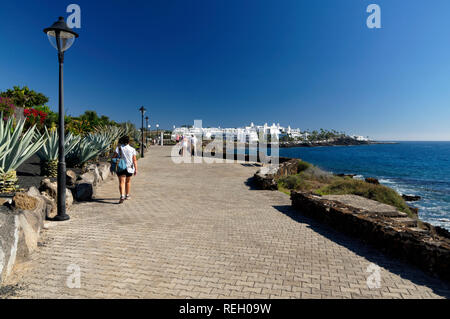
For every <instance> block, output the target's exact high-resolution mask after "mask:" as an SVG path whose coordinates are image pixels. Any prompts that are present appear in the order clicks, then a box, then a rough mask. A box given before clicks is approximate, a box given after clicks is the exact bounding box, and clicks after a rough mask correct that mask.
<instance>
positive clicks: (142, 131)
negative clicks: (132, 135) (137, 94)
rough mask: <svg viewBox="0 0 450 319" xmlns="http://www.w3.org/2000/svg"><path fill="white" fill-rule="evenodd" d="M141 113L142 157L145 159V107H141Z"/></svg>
mask: <svg viewBox="0 0 450 319" xmlns="http://www.w3.org/2000/svg"><path fill="white" fill-rule="evenodd" d="M139 111H141V117H142V123H141V157H144V113H145V111H147V110H146V109H145V107H143V106H141V108H140V109H139Z"/></svg>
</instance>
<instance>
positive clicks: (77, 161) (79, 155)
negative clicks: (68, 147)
mask: <svg viewBox="0 0 450 319" xmlns="http://www.w3.org/2000/svg"><path fill="white" fill-rule="evenodd" d="M98 154H100V150H99V149H98V148H97V146H96V145H95V144H94V143H93V142H91V141H90V140H89V139H87V138H83V139H82V140H81V141H80V142H79V143H77V144H76V146H75V147H74V148H73V149H72V151H71V152H69V153H68V155H67V163H68V164H69V165H70V166H81V167H83V166H84V165H85V164H86V163H87V161H89V160H90V159H92V158H94V157H95V156H97V155H98Z"/></svg>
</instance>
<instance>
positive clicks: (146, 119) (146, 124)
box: [145, 116, 148, 145]
mask: <svg viewBox="0 0 450 319" xmlns="http://www.w3.org/2000/svg"><path fill="white" fill-rule="evenodd" d="M147 144H148V116H146V117H145V145H147Z"/></svg>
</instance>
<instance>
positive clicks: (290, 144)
mask: <svg viewBox="0 0 450 319" xmlns="http://www.w3.org/2000/svg"><path fill="white" fill-rule="evenodd" d="M378 144H398V143H397V142H378V141H357V140H355V139H352V138H348V139H340V140H336V141H333V142H316V143H314V142H302V143H298V142H285V143H280V148H290V147H321V146H357V145H378Z"/></svg>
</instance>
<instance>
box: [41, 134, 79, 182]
mask: <svg viewBox="0 0 450 319" xmlns="http://www.w3.org/2000/svg"><path fill="white" fill-rule="evenodd" d="M43 135H44V136H45V137H46V142H45V143H44V145H43V146H42V147H41V149H40V150H39V151H38V152H37V155H38V156H39V158H40V160H41V175H42V176H48V177H56V176H57V175H58V151H59V146H58V141H59V139H58V132H57V131H56V129H51V130H50V132H49V131H48V130H47V127H45V132H44V134H43ZM80 139H81V138H80V136H76V135H73V134H72V133H69V134H67V135H66V137H65V139H64V156H67V154H68V153H69V152H71V151H72V150H73V149H74V148H75V146H76V145H77V144H78V143H79V141H80Z"/></svg>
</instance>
